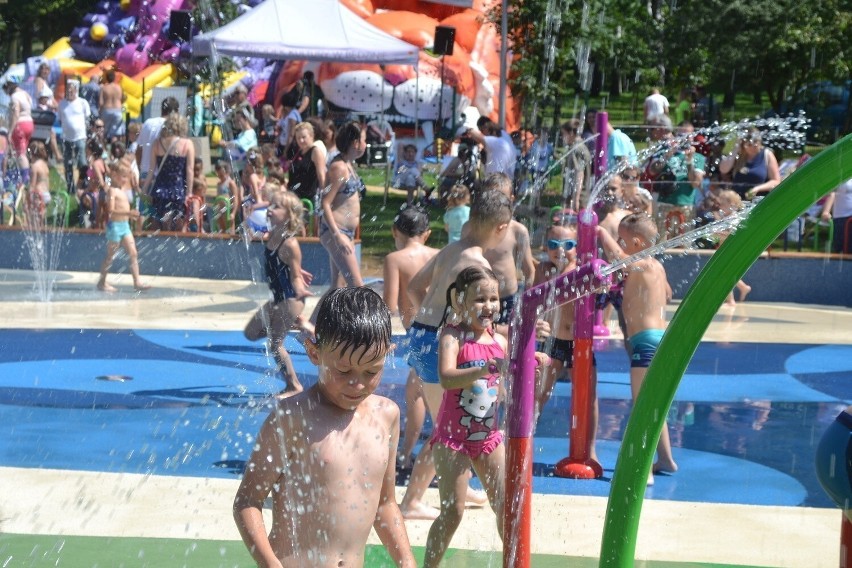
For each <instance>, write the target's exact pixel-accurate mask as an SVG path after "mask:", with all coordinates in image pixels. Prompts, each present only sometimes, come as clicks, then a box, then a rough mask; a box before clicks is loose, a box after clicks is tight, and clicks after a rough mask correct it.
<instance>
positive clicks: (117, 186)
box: [98, 160, 150, 292]
mask: <svg viewBox="0 0 852 568" xmlns="http://www.w3.org/2000/svg"><path fill="white" fill-rule="evenodd" d="M109 173H110V176H109V179H110V185H109V187H108V188H107V192H106V197H105V199H104V204H105V208H106V215H107V227H106V237H107V251H106V257H104V261H103V263H101V277H100V280H98V290H102V291H104V292H115V291H116V289H115V287H113V286H110V285H109V284H107V281H106V277H107V272H109V267H110V266H111V265H112V260H113V258H114V257H115V253H116V252H118V247H120V246H121V247H124V250H125V251H126V252H127V263H128V264H129V265H130V274H131V275H132V276H133V287H134V288H135V289H136V290H139V291H142V290H147V289H148V288H150V286H147V285H145V284H142V281H141V280H140V279H139V261H138V258H137V257H138V255H137V253H136V240H135V239H134V238H133V233H132V232H131V230H130V219H136V218H137V217H138V216H139V212H138V211H137V210H135V209H131V207H130V200H129V199H128V198H127V190H128V189H131V181H130V175H131V169H130V163H129V160H119V161H117V162H113V163H112V165H110V172H109Z"/></svg>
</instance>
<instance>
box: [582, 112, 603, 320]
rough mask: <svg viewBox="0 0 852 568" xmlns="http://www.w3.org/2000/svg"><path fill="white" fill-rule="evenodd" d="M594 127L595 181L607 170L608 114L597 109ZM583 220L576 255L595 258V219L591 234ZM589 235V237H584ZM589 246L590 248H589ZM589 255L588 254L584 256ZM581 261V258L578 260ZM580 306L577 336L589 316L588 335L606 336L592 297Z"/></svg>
mask: <svg viewBox="0 0 852 568" xmlns="http://www.w3.org/2000/svg"><path fill="white" fill-rule="evenodd" d="M595 127H596V128H597V131H598V137H597V138H596V139H595V158H594V160H595V182H597V181H598V180H600V179H601V178H602V177H603V176H604V174H606V170H607V166H608V164H607V154H608V151H607V150H608V147H609V114H608V113H607V112H605V111H598V114H597V115H595ZM593 207H594V203H588V204H586V209H587V210H589V211H591V210H592V208H593ZM583 225H584V224H583V220H582V218H581V219H580V228H579V231H580V235H579V245H580V246H579V248H578V249H577V255H578V256H579V258H580V259H586V258H596V257H597V239H596V238H595V237H596V235H595V225H597V219H595V221H594V225H591V234H589V233H585V234H584V229H583ZM584 236H586V237H589V236H590V237H591V238H584ZM590 247H591V248H590ZM586 255H589V256H586ZM580 262H582V260H580ZM585 303H589V304H590V305H589V306H586V305H585ZM580 305H581V308H580V309H579V310H577V320H576V323H575V329H576V330H577V333H578V335H577V336H578V337H580V335H579V333H583V331H580V330H583V325H586V324H585V323H584V320H585V318H591V320H590V321H591V323H589V324H587V325H588V327H587V329H585V330H584V331H585V332H586V333H588V334H590V335H589V336H588V337H594V336H595V335H600V336H608V335H609V327H607V326H606V325H604V321H603V310H598V311H597V312H595V302H594V300H593V299H589V301H588V302H584V303H583V304H580Z"/></svg>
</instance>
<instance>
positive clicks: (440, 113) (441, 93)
mask: <svg viewBox="0 0 852 568" xmlns="http://www.w3.org/2000/svg"><path fill="white" fill-rule="evenodd" d="M443 111H444V55H441V90H440V91H439V92H438V130H437V132H435V135H436V136H437V137H440V136H441V128H442V127H443V123H444V121H443V114H444V112H443ZM440 157H441V156H438V158H439V159H440Z"/></svg>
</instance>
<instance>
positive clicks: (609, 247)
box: [597, 213, 677, 485]
mask: <svg viewBox="0 0 852 568" xmlns="http://www.w3.org/2000/svg"><path fill="white" fill-rule="evenodd" d="M597 233H598V239H600V243H601V245H602V246H603V248H604V250H605V251H607V253H608V254H609V255H610V257H611V258H616V259H623V258H627V257H628V256H632V255H634V254H637V253H639V252H642V251H643V250H645V249H647V248H648V247H650V246H652V245H653V244H654V243H655V242H656V241H657V237H658V231H657V224H656V222H655V221H654V220H653V219H652V218H651V217H650V216H648V215H647V214H645V213H633V214H631V215H628V216H627V217H625V218H624V219H623V220H622V221H621V223H620V224H619V226H618V238H619V241H620V242H621V243H623V244H621V246H619V243H618V242H616V241H615V239H613V238H612V236H610V234H609V233H608V232H607V231H606V230H605V229H602V228H601V227H598V230H597ZM624 271H625V272H626V273H628V274H629V277H628V278H627V279H626V280H625V282H624V301H623V303H622V305H621V309H622V311H623V313H624V320H625V325H626V328H627V341H629V342H630V348H631V353H632V355H631V361H630V390H631V393H632V395H633V399H634V400H635V399H636V396H637V395H638V394H639V389H640V388H641V387H642V383H643V382H644V380H645V375H646V373H647V372H648V366H649V365H650V364H651V359H652V358H653V357H654V354H655V353H656V352H657V347H658V346H659V344H660V340H661V339H662V338H663V332H664V331H665V328H666V320H665V309H666V303H667V301H668V296H669V290H670V288H669V285H668V281H667V280H666V271H665V269H664V268H663V265H662V264H660V262H659V261H658V260H657V259H655V258H653V257H651V256H649V257H646V258H643V259H642V260H637V261H635V262H633V263H632V264H629V265H628V266H627V267H626V268H624ZM675 471H677V464H676V463H675V461H674V457H673V456H672V447H671V442H670V440H669V430H668V426H666V427H665V428H663V431H662V434H661V435H660V441H659V442H658V444H657V461H656V463H654V467H653V469H652V472H651V474H649V476H648V485H652V484H653V483H654V477H653V474H654V473H658V472H675Z"/></svg>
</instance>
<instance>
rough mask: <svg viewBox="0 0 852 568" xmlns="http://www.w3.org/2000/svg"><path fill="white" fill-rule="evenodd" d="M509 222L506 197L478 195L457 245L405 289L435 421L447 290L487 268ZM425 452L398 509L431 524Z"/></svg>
mask: <svg viewBox="0 0 852 568" xmlns="http://www.w3.org/2000/svg"><path fill="white" fill-rule="evenodd" d="M511 220H512V203H511V201H509V198H508V197H506V196H505V195H504V194H503V193H501V192H499V191H494V190H490V191H489V190H485V189H483V190H481V191H479V192H477V194H476V196H475V198H474V200H473V204H472V205H471V208H470V219H469V220H468V222H467V225H465V230H464V231H463V232H462V238H461V240H459V241H456V242H454V243H450V244H448V245H447V246H445V247H444V248H442V249H441V251H440V252H439V253H438V254H436V255H435V256H434V257H432V260H430V261H429V262H428V263H427V264H426V266H424V267H423V269H422V270H420V272H418V273H417V274H416V275H415V276H414V277H413V278H412V279H411V282H410V283H409V286H408V294H409V296H410V297H411V301H412V304H413V305H416V306H420V310H419V311H418V313H417V316H415V318H414V321H413V322H412V324H411V328H410V329H409V330H408V340H409V348H408V349H409V350H408V364H409V365H410V366H411V368H412V369H414V371H415V372H416V373H417V376H418V377H420V379H421V382H422V388H423V396H424V398H425V399H426V407H427V408H428V409H429V412H430V413H431V415H432V420H433V421H435V420H436V418H437V413H438V409H439V408H440V406H441V399H442V398H443V395H444V389H443V388H442V387H441V385H440V382H439V377H438V326H439V325H440V323H441V319H442V318H443V315H444V311H445V310H446V309H447V289H448V288H449V287H450V284H452V283H453V282H455V280H456V276H457V275H458V273H459V272H461V271H462V270H464V269H465V268H468V267H470V266H485V267H488V268H490V265H489V263H488V260H487V259H486V258H485V255H484V251H485V250H486V249H490V248H494V247H495V246H497V245H498V244H499V243H500V242H501V241H502V240H503V239H504V238H505V237H506V234H507V233H508V231H509V222H510V221H511ZM424 449H425V451H421V452H420V454H418V456H417V461H416V462H415V464H414V470H413V471H412V472H411V481H410V482H409V484H408V490H407V491H406V493H405V497H403V499H402V503H401V504H400V507H401V509H402V512H403V515H405V518H406V519H434V518H435V517H437V515H438V511H437V509H434V508H431V507H427V506H426V505H425V504H424V503H422V502H421V499H422V498H423V495H424V494H425V492H426V488H427V487H428V486H429V483H431V481H432V479H433V478H434V477H435V465H434V463H433V462H432V458H431V451H429V449H428V448H424Z"/></svg>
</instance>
